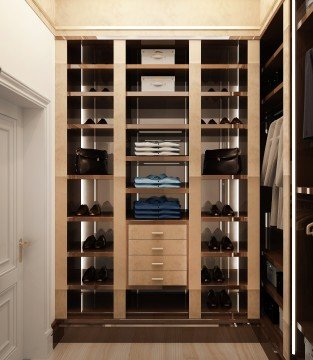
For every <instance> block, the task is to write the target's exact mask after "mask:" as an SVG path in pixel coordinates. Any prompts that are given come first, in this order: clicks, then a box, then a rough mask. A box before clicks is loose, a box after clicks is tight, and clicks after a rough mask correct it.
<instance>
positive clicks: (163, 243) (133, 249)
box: [128, 240, 187, 255]
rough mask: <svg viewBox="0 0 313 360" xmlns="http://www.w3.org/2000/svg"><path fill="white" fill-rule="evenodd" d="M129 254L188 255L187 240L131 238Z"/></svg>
mask: <svg viewBox="0 0 313 360" xmlns="http://www.w3.org/2000/svg"><path fill="white" fill-rule="evenodd" d="M128 254H129V255H187V241H186V240H129V242H128Z"/></svg>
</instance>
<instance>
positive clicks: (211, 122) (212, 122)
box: [208, 119, 217, 124]
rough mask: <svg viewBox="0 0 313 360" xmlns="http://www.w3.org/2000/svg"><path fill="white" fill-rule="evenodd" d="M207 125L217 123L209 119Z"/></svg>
mask: <svg viewBox="0 0 313 360" xmlns="http://www.w3.org/2000/svg"><path fill="white" fill-rule="evenodd" d="M208 124H217V122H216V121H215V120H214V119H210V120H209V122H208Z"/></svg>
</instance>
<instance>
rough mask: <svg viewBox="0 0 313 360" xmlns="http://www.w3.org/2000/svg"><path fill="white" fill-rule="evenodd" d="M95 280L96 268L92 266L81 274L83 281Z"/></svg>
mask: <svg viewBox="0 0 313 360" xmlns="http://www.w3.org/2000/svg"><path fill="white" fill-rule="evenodd" d="M95 280H96V269H95V268H94V266H90V268H88V269H87V270H86V271H85V273H84V275H83V283H90V282H94V281H95Z"/></svg>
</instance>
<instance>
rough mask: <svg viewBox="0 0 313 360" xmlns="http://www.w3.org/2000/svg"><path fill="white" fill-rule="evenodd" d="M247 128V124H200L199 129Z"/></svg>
mask: <svg viewBox="0 0 313 360" xmlns="http://www.w3.org/2000/svg"><path fill="white" fill-rule="evenodd" d="M219 129H243V130H247V129H248V124H201V130H219Z"/></svg>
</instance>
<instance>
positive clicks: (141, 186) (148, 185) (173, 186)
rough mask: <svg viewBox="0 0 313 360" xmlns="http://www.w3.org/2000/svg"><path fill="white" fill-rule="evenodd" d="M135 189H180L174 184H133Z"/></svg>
mask: <svg viewBox="0 0 313 360" xmlns="http://www.w3.org/2000/svg"><path fill="white" fill-rule="evenodd" d="M135 188H146V189H147V188H148V189H153V188H154V189H155V188H180V185H178V184H177V185H176V184H160V185H157V184H141V183H140V184H136V183H135Z"/></svg>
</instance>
